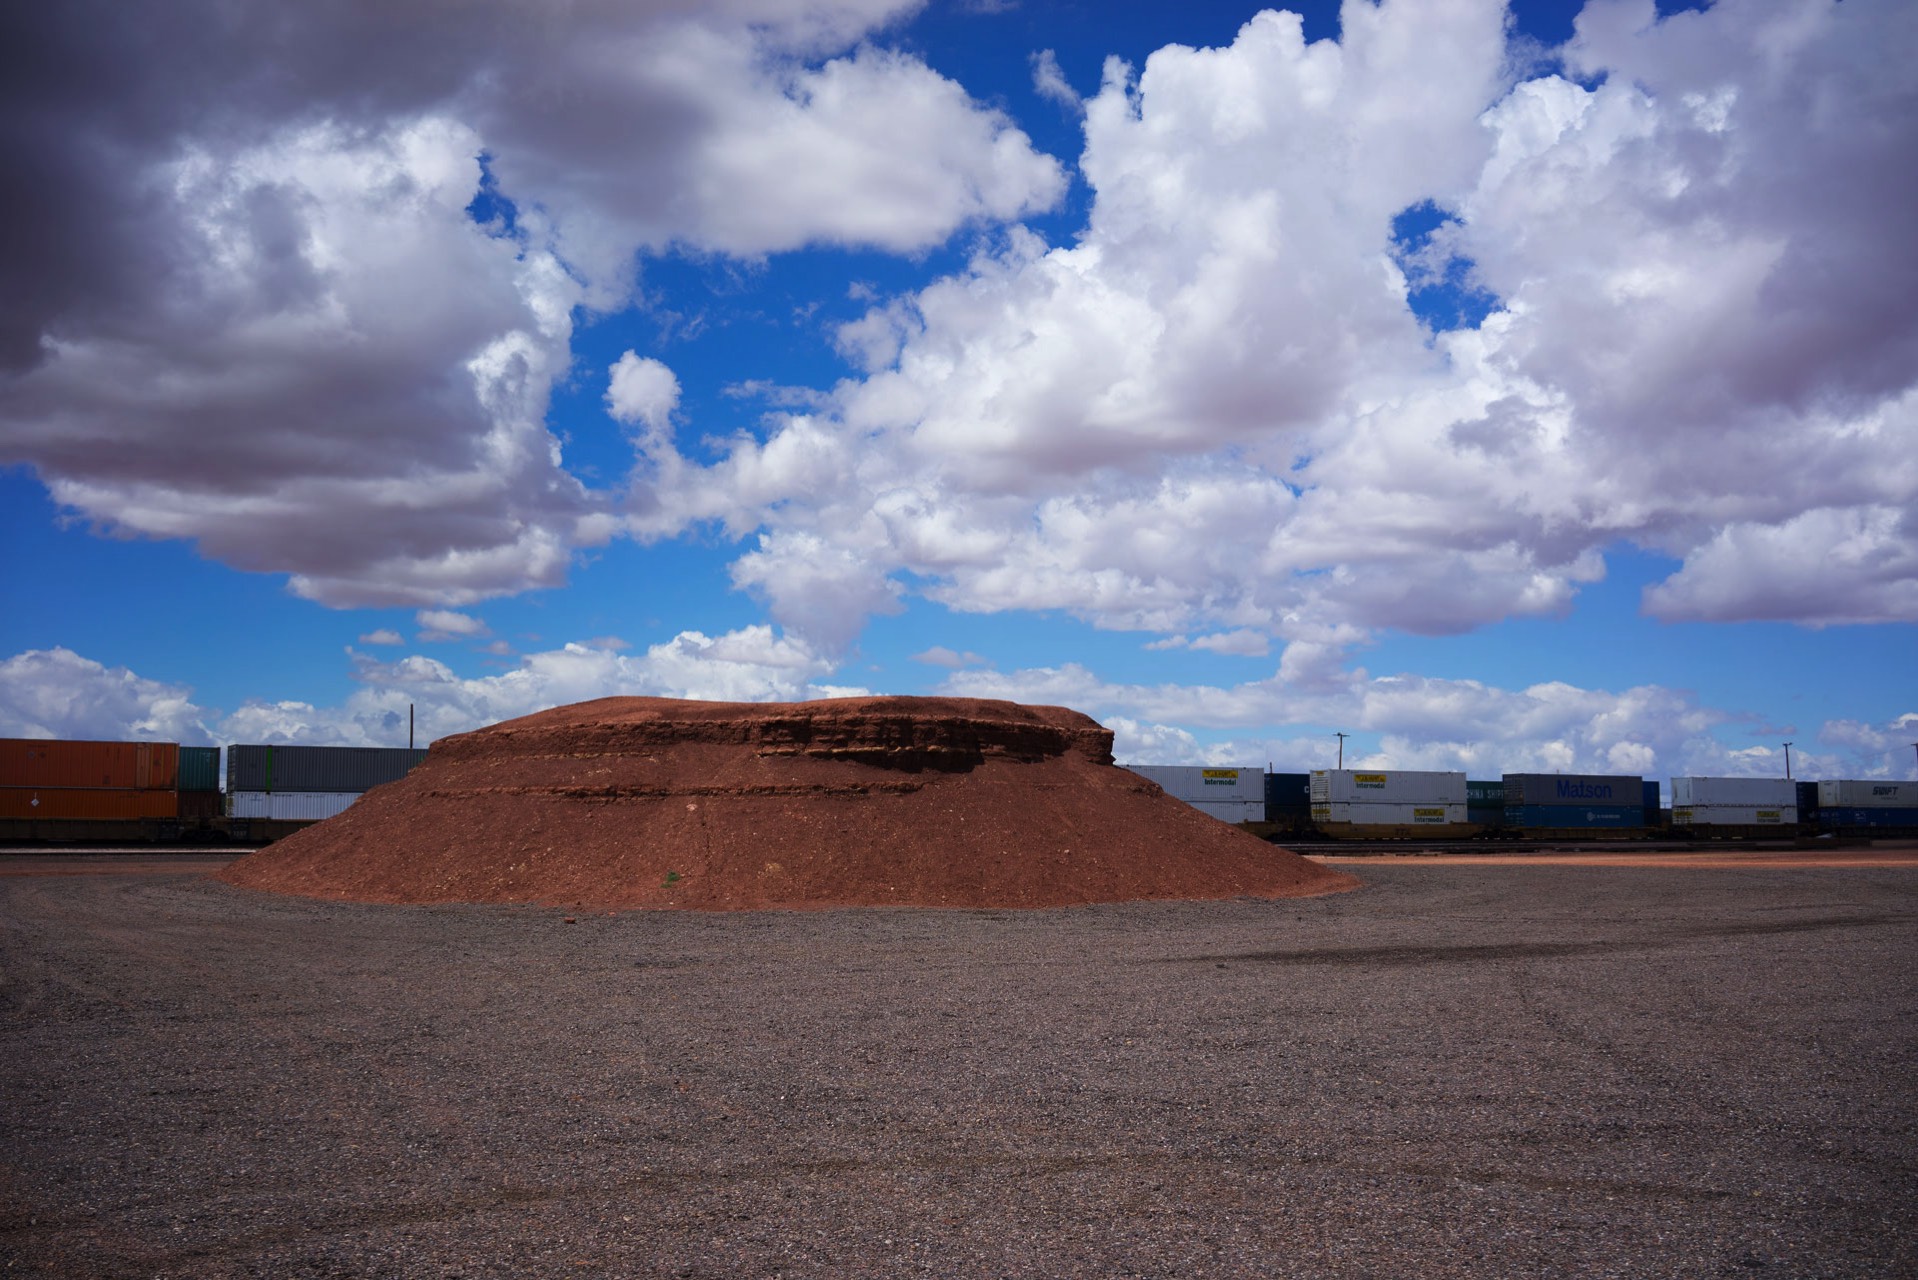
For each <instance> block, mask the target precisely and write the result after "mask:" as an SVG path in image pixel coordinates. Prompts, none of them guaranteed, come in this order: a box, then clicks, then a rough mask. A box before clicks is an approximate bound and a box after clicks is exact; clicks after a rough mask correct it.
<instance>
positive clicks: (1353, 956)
mask: <svg viewBox="0 0 1918 1280" xmlns="http://www.w3.org/2000/svg"><path fill="white" fill-rule="evenodd" d="M1912 919H1914V917H1912V916H1908V915H1880V916H1831V917H1827V918H1824V919H1818V920H1780V921H1776V922H1773V923H1767V924H1727V925H1708V926H1703V927H1698V928H1687V929H1683V930H1675V931H1673V932H1670V933H1664V934H1648V935H1646V936H1644V937H1641V938H1605V939H1598V940H1593V941H1590V942H1501V943H1489V944H1476V945H1462V946H1456V947H1443V946H1404V947H1315V948H1312V949H1311V950H1303V951H1239V952H1228V953H1224V954H1220V955H1207V956H1173V957H1169V958H1167V959H1165V960H1161V961H1155V962H1153V963H1158V964H1221V963H1224V962H1226V961H1232V960H1237V961H1244V962H1247V963H1255V964H1290V965H1346V964H1377V965H1429V964H1460V963H1466V962H1470V961H1476V960H1550V959H1556V958H1558V957H1561V956H1595V955H1614V954H1617V953H1619V952H1625V951H1645V950H1649V949H1654V948H1658V947H1669V946H1677V945H1680V944H1683V943H1687V942H1697V941H1700V940H1702V939H1707V938H1748V937H1753V936H1756V935H1763V934H1781V933H1819V932H1825V931H1828V930H1833V929H1862V928H1869V927H1872V926H1875V925H1883V924H1908V923H1910V922H1911V920H1912Z"/></svg>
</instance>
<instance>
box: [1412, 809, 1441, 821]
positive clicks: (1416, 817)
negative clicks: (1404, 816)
mask: <svg viewBox="0 0 1918 1280" xmlns="http://www.w3.org/2000/svg"><path fill="white" fill-rule="evenodd" d="M1412 821H1414V822H1443V821H1445V810H1443V809H1414V810H1412Z"/></svg>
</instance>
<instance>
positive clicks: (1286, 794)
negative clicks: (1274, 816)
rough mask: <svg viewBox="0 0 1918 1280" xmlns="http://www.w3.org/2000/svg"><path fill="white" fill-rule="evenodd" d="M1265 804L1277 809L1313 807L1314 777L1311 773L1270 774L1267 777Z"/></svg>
mask: <svg viewBox="0 0 1918 1280" xmlns="http://www.w3.org/2000/svg"><path fill="white" fill-rule="evenodd" d="M1265 803H1266V806H1267V807H1268V808H1275V809H1309V808H1311V807H1312V775H1311V774H1309V773H1268V774H1266V775H1265Z"/></svg>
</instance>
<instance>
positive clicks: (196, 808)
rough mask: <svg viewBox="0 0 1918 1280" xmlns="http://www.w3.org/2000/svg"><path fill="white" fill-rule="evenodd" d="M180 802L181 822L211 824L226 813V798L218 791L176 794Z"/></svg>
mask: <svg viewBox="0 0 1918 1280" xmlns="http://www.w3.org/2000/svg"><path fill="white" fill-rule="evenodd" d="M175 794H176V795H178V797H179V800H180V821H182V822H211V821H212V820H213V819H215V818H217V817H219V816H220V815H221V814H222V813H224V812H225V811H226V797H225V796H223V795H221V794H220V793H219V792H217V791H181V792H176V793H175Z"/></svg>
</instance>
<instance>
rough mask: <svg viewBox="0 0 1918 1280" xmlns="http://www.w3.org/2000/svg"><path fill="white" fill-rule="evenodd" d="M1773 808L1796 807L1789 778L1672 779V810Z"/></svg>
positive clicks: (1794, 789) (1794, 787)
mask: <svg viewBox="0 0 1918 1280" xmlns="http://www.w3.org/2000/svg"><path fill="white" fill-rule="evenodd" d="M1720 805H1731V806H1734V807H1737V808H1745V809H1750V808H1754V807H1755V808H1760V809H1776V808H1780V807H1781V806H1782V807H1785V808H1796V807H1797V806H1798V784H1797V783H1795V782H1793V781H1792V780H1791V779H1790V778H1673V779H1672V809H1673V810H1674V811H1676V810H1679V809H1698V808H1717V807H1718V806H1720Z"/></svg>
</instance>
